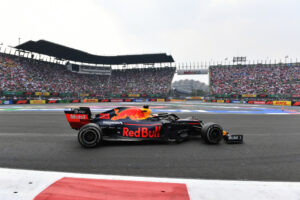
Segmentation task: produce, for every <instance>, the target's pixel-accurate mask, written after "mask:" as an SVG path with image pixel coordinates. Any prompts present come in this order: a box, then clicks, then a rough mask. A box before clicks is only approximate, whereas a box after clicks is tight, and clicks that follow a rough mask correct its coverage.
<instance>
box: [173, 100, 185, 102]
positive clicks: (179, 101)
mask: <svg viewBox="0 0 300 200" xmlns="http://www.w3.org/2000/svg"><path fill="white" fill-rule="evenodd" d="M171 101H179V102H180V101H186V99H171Z"/></svg>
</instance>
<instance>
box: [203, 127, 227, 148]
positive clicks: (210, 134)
mask: <svg viewBox="0 0 300 200" xmlns="http://www.w3.org/2000/svg"><path fill="white" fill-rule="evenodd" d="M201 137H202V138H203V140H204V141H205V142H206V143H208V144H218V143H219V142H220V141H221V140H222V138H223V128H222V127H221V126H220V125H219V124H216V123H213V122H208V123H205V124H204V125H203V127H202V130H201Z"/></svg>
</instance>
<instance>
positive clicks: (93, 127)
mask: <svg viewBox="0 0 300 200" xmlns="http://www.w3.org/2000/svg"><path fill="white" fill-rule="evenodd" d="M102 135H103V134H102V130H101V128H100V127H99V126H98V125H97V124H94V123H89V124H86V125H84V126H83V127H81V128H80V130H79V133H78V142H79V144H80V145H81V146H83V147H85V148H92V147H95V146H97V145H98V144H99V143H100V142H101V140H102Z"/></svg>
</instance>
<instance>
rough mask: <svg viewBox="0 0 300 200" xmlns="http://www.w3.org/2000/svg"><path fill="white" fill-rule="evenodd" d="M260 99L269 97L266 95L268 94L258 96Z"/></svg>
mask: <svg viewBox="0 0 300 200" xmlns="http://www.w3.org/2000/svg"><path fill="white" fill-rule="evenodd" d="M258 96H259V97H262V98H265V97H267V96H268V95H266V94H260V95H258Z"/></svg>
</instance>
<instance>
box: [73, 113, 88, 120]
mask: <svg viewBox="0 0 300 200" xmlns="http://www.w3.org/2000/svg"><path fill="white" fill-rule="evenodd" d="M70 119H87V115H84V114H70Z"/></svg>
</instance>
